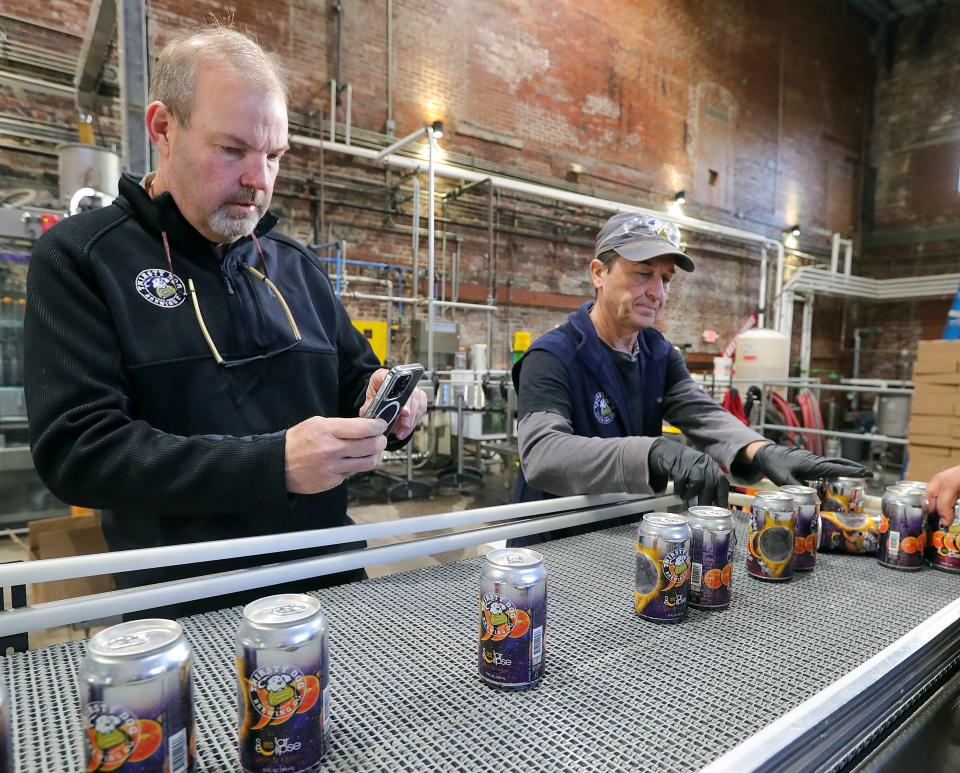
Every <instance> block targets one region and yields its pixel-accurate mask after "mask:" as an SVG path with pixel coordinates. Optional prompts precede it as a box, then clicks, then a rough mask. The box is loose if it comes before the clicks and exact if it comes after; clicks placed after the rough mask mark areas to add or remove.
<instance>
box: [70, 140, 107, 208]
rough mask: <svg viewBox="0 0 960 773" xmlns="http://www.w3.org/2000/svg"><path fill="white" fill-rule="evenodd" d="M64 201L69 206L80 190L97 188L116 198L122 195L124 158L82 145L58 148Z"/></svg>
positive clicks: (72, 144) (101, 149)
mask: <svg viewBox="0 0 960 773" xmlns="http://www.w3.org/2000/svg"><path fill="white" fill-rule="evenodd" d="M57 154H58V156H59V165H58V168H59V174H60V202H61V203H62V204H68V203H69V202H70V197H71V196H73V194H74V193H76V192H77V191H78V190H79V189H80V188H93V189H94V190H95V191H97V192H98V193H106V194H108V195H109V196H112V197H114V198H116V197H117V195H118V194H119V190H118V187H117V184H118V182H119V181H120V156H118V155H117V154H116V153H114V152H113V151H112V150H107V148H101V147H97V146H96V145H84V144H81V143H79V142H77V143H70V144H67V145H61V146H60V147H59V148H57Z"/></svg>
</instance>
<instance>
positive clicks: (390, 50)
mask: <svg viewBox="0 0 960 773" xmlns="http://www.w3.org/2000/svg"><path fill="white" fill-rule="evenodd" d="M384 128H385V129H386V133H387V134H388V135H390V136H392V135H393V133H394V131H396V127H395V126H394V123H393V0H387V124H386V126H385V127H384Z"/></svg>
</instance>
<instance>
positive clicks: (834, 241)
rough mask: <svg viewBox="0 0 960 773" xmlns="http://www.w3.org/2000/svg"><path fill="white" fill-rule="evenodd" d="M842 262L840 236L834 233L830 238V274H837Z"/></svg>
mask: <svg viewBox="0 0 960 773" xmlns="http://www.w3.org/2000/svg"><path fill="white" fill-rule="evenodd" d="M839 262H840V234H839V233H836V232H834V233H833V235H832V236H831V237H830V273H831V274H836V273H837V266H838V265H839Z"/></svg>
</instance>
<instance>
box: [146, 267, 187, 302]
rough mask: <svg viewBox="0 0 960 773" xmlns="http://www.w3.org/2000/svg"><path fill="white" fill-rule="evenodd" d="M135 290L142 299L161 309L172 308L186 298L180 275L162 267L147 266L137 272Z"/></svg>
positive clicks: (185, 289) (185, 290)
mask: <svg viewBox="0 0 960 773" xmlns="http://www.w3.org/2000/svg"><path fill="white" fill-rule="evenodd" d="M136 287H137V292H138V293H140V297H141V298H143V299H144V300H147V301H150V303H152V304H153V305H154V306H159V307H160V308H162V309H173V308H176V307H177V306H179V305H180V304H181V303H183V302H184V301H185V300H186V299H187V288H186V287H184V284H183V282H182V281H181V279H180V277H178V276H177V275H176V274H171V273H170V272H169V271H167V270H166V269H164V268H148V269H146V270H144V271H141V272H140V273H139V274H137V281H136Z"/></svg>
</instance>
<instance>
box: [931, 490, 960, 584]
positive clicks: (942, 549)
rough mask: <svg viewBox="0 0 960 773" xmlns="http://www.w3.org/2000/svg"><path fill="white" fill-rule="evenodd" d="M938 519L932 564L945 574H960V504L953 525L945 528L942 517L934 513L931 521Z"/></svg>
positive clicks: (933, 541) (933, 540)
mask: <svg viewBox="0 0 960 773" xmlns="http://www.w3.org/2000/svg"><path fill="white" fill-rule="evenodd" d="M933 519H936V530H935V531H934V532H932V534H931V539H930V544H931V546H932V550H933V555H932V558H931V560H930V564H931V565H932V566H933V568H934V569H940V570H941V571H943V572H960V502H957V504H956V505H955V506H954V516H953V523H951V524H950V525H949V526H948V527H946V528H944V527H943V526H941V525H940V516H938V515H937V514H936V513H933V514H932V516H931V521H932V520H933Z"/></svg>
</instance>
